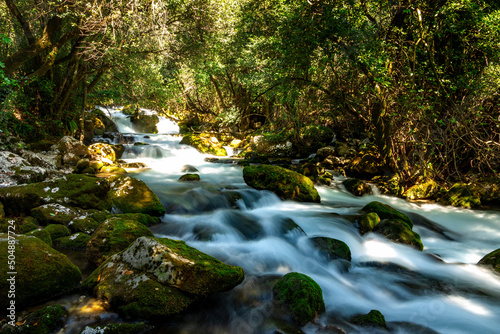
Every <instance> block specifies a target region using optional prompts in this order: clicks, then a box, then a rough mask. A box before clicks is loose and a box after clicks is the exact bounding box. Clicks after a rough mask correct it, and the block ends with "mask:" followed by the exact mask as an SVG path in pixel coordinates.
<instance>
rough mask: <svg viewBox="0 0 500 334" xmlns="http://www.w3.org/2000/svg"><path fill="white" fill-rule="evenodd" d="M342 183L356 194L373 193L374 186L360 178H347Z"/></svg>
mask: <svg viewBox="0 0 500 334" xmlns="http://www.w3.org/2000/svg"><path fill="white" fill-rule="evenodd" d="M342 184H343V185H344V187H345V188H346V190H347V191H348V192H350V193H351V194H353V195H354V196H363V195H371V194H372V188H371V187H370V185H369V184H368V183H366V182H365V181H362V180H359V179H347V180H344V181H342Z"/></svg>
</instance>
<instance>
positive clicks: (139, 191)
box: [107, 175, 165, 217]
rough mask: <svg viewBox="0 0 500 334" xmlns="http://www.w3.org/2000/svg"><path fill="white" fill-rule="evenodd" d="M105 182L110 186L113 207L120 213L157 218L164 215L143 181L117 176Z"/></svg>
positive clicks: (156, 197)
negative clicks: (139, 214) (141, 214)
mask: <svg viewBox="0 0 500 334" xmlns="http://www.w3.org/2000/svg"><path fill="white" fill-rule="evenodd" d="M107 180H108V181H109V184H110V186H111V190H110V192H109V196H110V198H111V200H112V201H113V205H114V206H115V207H116V208H117V209H118V210H119V211H121V212H122V213H145V214H148V215H150V216H157V217H159V216H163V215H164V214H165V207H164V206H163V204H161V202H160V200H159V199H158V196H156V194H155V193H153V192H152V191H151V189H149V187H148V186H147V185H146V183H144V182H143V181H141V180H138V179H136V178H133V177H130V176H119V175H117V176H112V177H109V178H107Z"/></svg>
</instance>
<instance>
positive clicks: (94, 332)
mask: <svg viewBox="0 0 500 334" xmlns="http://www.w3.org/2000/svg"><path fill="white" fill-rule="evenodd" d="M152 329H153V326H150V325H147V324H145V323H143V322H140V323H134V324H107V325H101V326H93V327H90V326H87V327H85V328H84V329H83V331H81V332H80V334H145V333H149V332H150V331H151V330H152Z"/></svg>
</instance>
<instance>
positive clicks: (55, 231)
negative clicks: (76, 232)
mask: <svg viewBox="0 0 500 334" xmlns="http://www.w3.org/2000/svg"><path fill="white" fill-rule="evenodd" d="M44 231H47V232H49V234H50V237H51V238H52V240H56V239H59V238H62V237H67V236H69V235H70V234H71V231H70V230H69V228H67V227H66V226H64V225H60V224H50V225H47V226H46V227H45V228H44Z"/></svg>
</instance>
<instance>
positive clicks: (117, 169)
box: [99, 165, 128, 175]
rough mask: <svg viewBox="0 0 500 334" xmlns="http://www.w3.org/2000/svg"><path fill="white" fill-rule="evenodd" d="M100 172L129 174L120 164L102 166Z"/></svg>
mask: <svg viewBox="0 0 500 334" xmlns="http://www.w3.org/2000/svg"><path fill="white" fill-rule="evenodd" d="M99 173H108V174H115V175H125V174H128V172H127V171H126V170H125V168H123V167H120V166H118V165H109V166H102V167H101V169H99Z"/></svg>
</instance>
